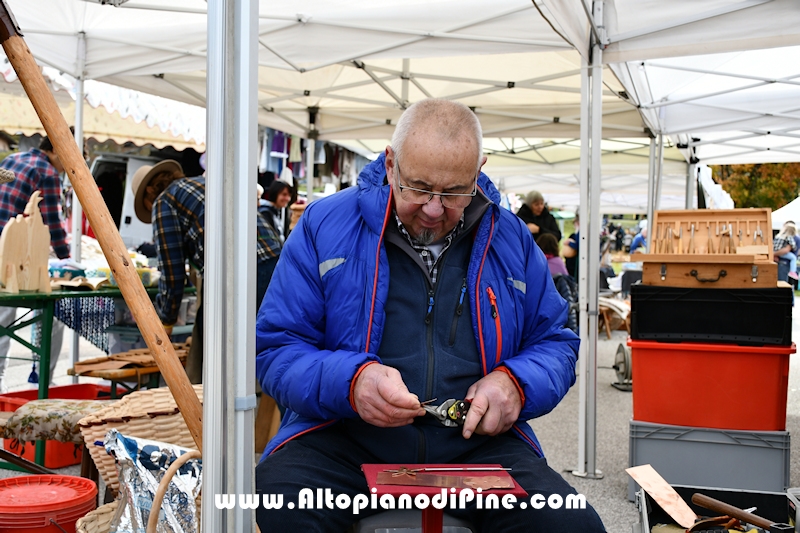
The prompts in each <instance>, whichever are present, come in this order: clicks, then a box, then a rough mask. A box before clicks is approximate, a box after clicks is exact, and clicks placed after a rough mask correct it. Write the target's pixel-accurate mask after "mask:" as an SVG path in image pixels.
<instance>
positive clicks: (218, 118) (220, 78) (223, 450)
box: [201, 0, 258, 533]
mask: <svg viewBox="0 0 800 533" xmlns="http://www.w3.org/2000/svg"><path fill="white" fill-rule="evenodd" d="M257 22H258V2H256V1H255V0H209V2H208V66H207V72H208V77H207V80H208V81H207V94H208V105H207V113H208V118H207V122H208V144H207V146H208V178H207V180H206V190H207V194H206V212H205V215H206V223H205V227H206V232H205V239H206V252H205V271H204V274H205V280H204V281H205V283H204V287H203V294H202V298H203V300H204V301H203V308H204V309H205V311H204V312H205V317H204V325H205V337H204V340H205V343H204V373H203V384H204V390H205V391H206V394H205V398H204V404H203V409H204V416H203V418H204V425H203V434H204V438H205V439H208V440H206V441H205V443H206V444H205V447H204V450H203V452H204V453H203V457H204V459H206V460H205V461H204V469H203V506H202V513H203V514H202V528H201V530H202V531H214V532H223V533H224V532H226V531H236V532H245V533H246V532H250V531H253V530H254V529H255V514H254V513H253V511H252V510H245V509H242V508H240V507H239V506H235V508H234V509H232V510H227V511H220V510H218V509H216V506H215V505H214V495H215V494H254V493H255V486H254V485H255V483H254V475H255V465H254V461H253V459H254V451H253V446H254V440H253V415H254V410H255V407H256V397H255V382H254V380H253V368H255V313H254V311H255V294H254V292H253V290H252V288H253V287H255V285H256V250H255V243H256V226H255V220H256V213H255V210H256V205H255V204H256V202H255V194H256V161H257V159H258V155H257V152H256V147H257V140H256V135H257V132H258V125H257V122H256V109H257V105H256V87H257V81H258V79H257V49H256V45H257V40H256V34H257Z"/></svg>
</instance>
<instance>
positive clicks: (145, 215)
mask: <svg viewBox="0 0 800 533" xmlns="http://www.w3.org/2000/svg"><path fill="white" fill-rule="evenodd" d="M176 171H177V172H180V173H181V174H182V173H183V167H181V165H180V163H178V162H177V161H174V160H172V159H165V160H164V161H161V162H159V163H156V164H155V165H152V166H151V165H144V166H141V167H139V169H138V170H137V171H136V173H135V174H134V175H133V180H131V189H132V190H133V194H134V197H133V210H134V212H135V213H136V216H137V217H139V220H141V221H142V222H144V223H145V224H150V222H152V217H153V213H152V212H151V211H150V210H148V209H145V207H144V192H145V189H147V184H148V183H150V180H151V179H153V178H154V177H155V176H156V175H157V174H159V173H160V172H176Z"/></svg>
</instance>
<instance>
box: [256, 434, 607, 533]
mask: <svg viewBox="0 0 800 533" xmlns="http://www.w3.org/2000/svg"><path fill="white" fill-rule="evenodd" d="M454 431H458V430H454ZM379 462H380V461H378V459H377V458H375V456H373V455H372V454H371V453H369V452H368V451H366V450H365V449H364V448H363V447H361V446H360V445H359V444H358V442H356V441H354V440H353V439H351V438H350V437H349V436H348V435H347V433H346V432H345V431H344V428H343V426H342V425H341V424H334V425H333V426H331V427H329V428H325V429H322V430H319V431H314V432H311V433H307V434H305V435H302V436H300V437H298V438H296V439H294V440H292V441H289V442H288V443H287V444H285V445H284V446H283V447H282V448H280V449H279V450H278V451H276V452H274V453H273V454H272V455H270V456H269V457H267V458H266V459H264V460H263V461H261V463H260V464H259V465H258V467H257V468H256V490H257V492H258V494H260V495H262V494H283V507H282V508H281V509H280V510H276V509H269V510H268V509H265V508H264V506H263V505H262V506H259V508H258V510H257V511H256V520H257V522H258V527H259V528H260V529H261V532H262V533H272V532H276V533H287V532H288V533H295V532H298V533H299V532H301V531H303V532H305V531H314V532H331V533H344V532H345V531H347V529H348V528H350V527H351V526H352V525H353V524H354V523H355V522H357V521H358V520H359V519H360V518H364V517H366V516H370V515H372V514H376V513H380V512H382V511H383V510H382V509H377V510H373V509H369V508H367V509H363V510H361V511H360V513H359V514H358V515H354V514H353V511H352V507H349V508H347V509H338V508H335V509H327V508H324V509H303V510H299V509H297V502H298V494H299V492H300V490H301V489H305V488H310V489H312V491H313V492H314V495H315V496H316V489H317V488H323V489H325V488H329V489H331V492H332V493H333V494H334V495H338V494H347V495H349V496H350V497H351V498H352V497H354V496H355V495H357V494H364V495H367V496H369V489H368V487H367V483H366V481H365V479H364V474H363V472H362V471H361V465H362V464H368V463H379ZM453 462H454V463H465V464H479V463H495V464H501V465H503V466H505V467H509V468H511V469H512V470H511V475H512V476H513V477H514V479H515V480H516V481H517V483H519V484H520V485H521V486H522V487H523V488H524V489H525V490H526V491H527V492H528V502H529V501H530V497H531V496H533V495H534V494H541V495H542V496H543V497H544V499H547V498H548V497H549V496H550V495H551V494H558V495H561V497H562V500H563V499H564V498H566V496H567V495H568V494H576V492H575V489H573V488H572V487H571V486H570V485H569V484H568V483H567V482H566V481H564V479H563V478H562V477H561V475H559V474H558V473H557V472H555V471H554V470H553V469H551V468H550V467H549V466H547V461H546V460H545V459H542V458H539V457H537V456H536V454H535V453H534V452H533V450H532V449H531V448H530V446H528V445H527V444H525V443H524V442H522V441H521V440H519V439H518V438H516V437H514V436H512V435H508V434H504V435H500V436H498V437H495V438H494V439H491V440H490V441H489V442H488V443H487V444H485V445H483V446H481V447H479V448H478V449H476V450H474V451H472V452H469V453H467V454H465V455H464V456H462V457H459V458H457V459H456V460H455V461H453ZM521 501H522V500H521V499H520V502H521ZM289 502H292V503H293V504H294V505H293V506H292V507H293V509H289V505H288V504H289ZM315 503H316V502H315ZM471 505H472V506H471V507H467V508H466V509H463V510H461V509H457V510H448V509H445V512H446V513H448V514H450V515H453V516H457V517H459V518H463V519H466V520H469V521H470V522H472V523H473V524H474V525H475V526H476V527H477V529H478V531H481V532H499V533H513V532H525V533H535V532H542V533H552V532H554V531H557V532H559V533H572V532H575V533H595V532H603V531H605V529H604V527H603V524H602V522H601V521H600V517H599V516H598V515H597V513H596V512H595V510H594V509H593V508H592V507H591V506H590V505H588V504H587V505H586V507H585V509H565V508H564V506H563V505H562V507H561V508H560V509H558V510H555V509H550V508H549V507H548V506H546V505H545V506H544V507H543V508H542V509H533V508H531V507H530V505H528V507H527V509H521V508H520V505H519V502H518V503H517V505H516V506H515V508H514V509H513V510H509V509H504V508H503V507H502V505H501V506H500V509H495V510H487V509H482V510H479V509H476V508H475V502H474V501H473V502H472V504H471ZM334 507H335V506H334Z"/></svg>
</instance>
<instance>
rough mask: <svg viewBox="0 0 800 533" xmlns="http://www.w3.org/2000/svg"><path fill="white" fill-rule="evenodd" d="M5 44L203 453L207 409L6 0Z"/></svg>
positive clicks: (0, 17) (0, 20)
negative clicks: (175, 348)
mask: <svg viewBox="0 0 800 533" xmlns="http://www.w3.org/2000/svg"><path fill="white" fill-rule="evenodd" d="M0 42H2V44H3V49H4V50H5V52H6V57H8V60H9V61H10V62H11V65H12V66H13V67H14V70H15V71H16V73H17V76H18V77H19V81H20V83H21V84H22V87H23V88H24V89H25V92H26V93H27V94H28V98H29V99H30V101H31V104H33V107H34V109H35V110H36V114H37V115H39V119H40V120H41V121H42V126H44V129H45V131H46V132H47V136H48V137H49V138H50V140H51V142H52V143H53V148H54V149H55V152H56V154H57V155H58V157H59V159H60V160H61V163H62V164H63V165H64V169H65V172H66V173H67V175H68V176H69V179H70V181H71V182H72V186H73V187H74V189H75V193H76V194H77V195H78V199H79V200H80V202H81V205H83V210H84V213H86V216H87V217H88V219H89V223H90V224H91V225H92V229H93V230H94V232H95V234H96V235H97V240H98V241H99V242H100V247H101V248H102V249H103V254H105V256H106V259H107V260H108V265H109V267H110V268H111V272H112V273H113V274H114V278H115V279H116V280H117V283H118V285H119V289H120V291H121V292H122V296H123V297H124V298H125V303H127V304H128V307H129V308H130V310H131V313H132V314H133V317H134V319H135V320H136V323H137V324H138V326H139V330H140V331H141V333H142V337H144V340H145V342H146V343H147V346H148V347H149V348H150V353H151V354H153V357H154V358H155V360H156V363H157V364H158V368H159V370H160V371H161V375H162V376H164V379H165V380H166V382H167V385H168V386H169V388H170V389H171V391H172V395H173V396H174V397H175V402H176V403H177V404H178V408H179V409H180V411H181V415H183V418H184V419H185V420H186V425H187V426H188V428H189V432H190V433H191V435H192V438H194V441H195V443H196V444H197V448H198V450H202V443H203V441H202V439H203V421H202V418H203V408H202V406H201V405H200V400H199V399H198V398H197V394H195V392H194V389H193V388H192V384H191V383H190V382H189V378H188V377H187V376H186V372H185V371H184V369H183V365H181V362H180V360H179V359H178V357H177V355H176V354H175V350H174V349H173V347H172V343H171V342H170V340H169V336H168V335H167V333H166V332H165V331H164V326H162V325H161V320H160V319H159V318H158V315H157V314H156V310H155V308H154V307H153V303H152V302H151V301H150V297H149V296H148V294H147V291H145V289H144V286H143V285H142V281H141V279H140V278H139V274H138V273H137V271H136V266H135V265H134V264H133V261H131V259H130V256H129V255H128V249H127V247H126V246H125V244H124V243H123V242H122V237H120V235H119V231H117V227H116V224H114V219H112V218H111V214H110V213H109V212H108V207H106V203H105V201H103V197H102V196H101V195H100V191H99V190H98V189H97V184H96V183H95V181H94V178H93V177H92V174H91V173H90V172H89V169H88V168H87V166H86V161H84V159H83V154H82V153H81V151H80V150H79V149H78V145H77V144H76V143H75V139H74V137H73V135H72V133H71V132H70V130H69V126H68V125H67V122H66V120H64V117H63V116H62V115H61V110H60V108H59V107H58V104H56V101H55V99H54V98H53V95H52V93H51V92H50V89H49V88H48V87H47V84H46V83H45V81H44V78H43V77H42V74H41V70H40V68H39V65H37V64H36V61H35V60H34V59H33V54H31V51H30V50H29V49H28V46H27V45H26V44H25V40H24V39H23V38H22V36H21V33H20V31H19V28H18V27H17V24H16V21H15V20H14V16H13V14H12V13H11V11H10V10H9V9H8V6H7V5H6V2H5V0H0Z"/></svg>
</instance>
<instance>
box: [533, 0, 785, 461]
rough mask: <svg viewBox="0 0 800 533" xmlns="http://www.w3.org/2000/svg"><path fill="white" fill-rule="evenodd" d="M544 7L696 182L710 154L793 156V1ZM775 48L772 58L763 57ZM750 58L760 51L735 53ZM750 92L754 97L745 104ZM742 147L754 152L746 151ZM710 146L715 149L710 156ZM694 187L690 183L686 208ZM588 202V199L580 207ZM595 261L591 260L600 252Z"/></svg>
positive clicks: (585, 440) (588, 388)
mask: <svg viewBox="0 0 800 533" xmlns="http://www.w3.org/2000/svg"><path fill="white" fill-rule="evenodd" d="M543 4H544V5H545V6H546V7H547V10H546V11H543V15H544V16H545V17H546V18H548V20H549V21H550V22H551V24H552V25H553V27H554V29H556V30H557V31H558V32H559V33H560V34H561V35H562V36H563V37H564V38H565V41H567V42H569V43H571V44H573V45H574V46H575V49H576V50H577V51H579V52H580V53H581V54H582V56H583V57H584V59H585V61H586V62H587V65H589V66H590V68H592V74H593V78H597V77H600V76H602V70H601V69H600V68H599V67H600V65H609V64H611V68H612V71H613V72H614V73H615V75H616V76H617V77H618V79H619V81H620V82H621V83H622V84H623V86H624V87H625V90H624V92H623V93H622V94H621V96H623V97H624V98H626V99H627V100H629V101H631V102H632V103H633V104H634V105H636V106H637V108H639V109H640V111H641V114H642V117H643V120H644V122H645V124H647V126H648V128H649V129H650V130H651V131H652V132H653V133H654V134H656V135H657V136H658V138H659V139H663V138H664V137H665V136H672V137H673V138H674V139H675V140H676V143H677V144H678V145H679V146H680V147H681V148H682V149H683V150H684V155H685V157H686V158H687V160H688V161H689V163H690V169H689V176H691V177H692V178H694V177H695V176H696V175H697V163H699V162H700V160H701V159H700V156H701V155H705V154H706V153H708V154H712V155H713V156H714V157H713V161H711V159H712V157H708V159H707V160H706V161H704V162H714V163H726V162H744V161H748V162H752V161H754V160H762V161H763V160H766V161H775V160H776V159H775V158H772V157H771V156H772V154H768V152H771V151H772V150H768V148H771V146H770V145H771V144H772V143H777V144H776V146H778V147H779V148H780V151H781V152H782V155H781V156H780V160H783V161H785V160H787V158H788V157H792V153H793V151H794V150H793V148H794V147H793V145H794V141H793V140H792V139H793V138H795V137H796V133H795V132H796V130H797V127H798V124H797V116H796V115H794V114H793V113H795V111H796V110H797V107H795V104H793V102H792V101H790V100H791V94H792V90H793V89H794V88H795V87H794V86H795V85H797V81H796V77H797V75H796V74H794V73H792V72H791V71H790V70H791V66H793V65H794V64H796V63H797V61H796V55H793V54H796V52H793V50H794V48H789V49H787V51H786V52H781V51H776V50H774V48H777V47H787V46H788V47H795V46H797V45H800V25H799V23H800V9H798V7H797V4H796V3H795V2H792V1H791V0H710V1H706V2H702V3H698V2H694V1H691V0H676V1H673V2H668V3H663V2H656V1H655V0H600V1H595V2H592V3H590V4H591V6H587V4H586V3H585V2H584V0H543ZM768 48H773V50H763V49H768ZM748 50H759V51H754V52H747V53H746V54H738V55H737V54H733V53H736V52H742V51H748ZM782 53H785V54H788V55H789V57H794V59H793V60H791V61H789V62H788V63H787V65H788V69H789V72H788V73H787V68H784V65H783V64H782V63H781V62H780V61H779V60H778V61H775V59H779V58H780V57H781V54H782ZM700 54H706V56H705V61H704V59H703V57H685V56H698V55H700ZM709 54H714V55H713V56H711V55H709ZM720 54H723V55H720ZM655 58H671V59H655ZM737 61H738V62H739V64H737ZM726 67H727V68H726ZM748 69H752V70H748ZM662 71H664V72H662ZM712 77H714V78H713V79H712ZM720 79H724V81H720ZM603 80H604V81H605V78H603ZM596 81H597V80H596V79H594V80H593V83H595V82H596ZM693 82H697V83H694V84H693ZM773 86H774V87H773ZM714 88H716V90H715V89H714ZM744 91H752V92H751V93H749V94H748V95H747V97H744V96H742V95H743V94H744ZM734 93H741V95H740V94H734ZM740 96H741V97H740ZM795 101H796V100H795ZM585 102H586V105H588V106H589V109H588V111H587V113H586V115H585V116H595V115H594V114H599V109H598V107H599V106H600V105H601V104H602V102H601V101H599V100H598V99H594V100H593V101H591V100H590V99H587V100H585ZM695 132H702V134H701V133H695ZM776 133H779V134H780V137H783V139H781V138H780V137H778V136H776V135H774V134H776ZM594 139H597V136H596V135H595V137H594ZM745 142H753V145H751V146H747V145H745V146H742V144H743V143H745ZM713 144H716V147H715V148H711V146H712V145H713ZM731 149H732V150H731ZM764 154H768V155H766V156H765V155H764ZM589 156H593V157H594V159H592V164H591V167H590V170H589V178H590V179H591V176H592V175H593V172H597V170H598V167H599V162H598V161H596V155H595V154H586V156H585V157H586V158H587V162H588V158H589ZM657 174H658V173H656V175H657ZM582 175H583V174H582ZM693 182H694V179H692V180H687V186H686V195H685V196H686V199H687V204H689V199H690V198H691V193H692V188H693ZM654 191H655V194H653V192H654ZM650 192H651V194H650V198H651V200H650V202H649V203H650V207H649V209H648V212H649V213H652V209H653V207H652V206H653V203H654V200H655V199H656V198H657V197H658V188H656V187H655V186H653V187H651V191H650ZM589 198H590V196H589V194H588V191H584V194H582V195H581V199H582V205H583V204H584V201H583V200H584V199H589ZM590 203H591V208H592V212H593V213H596V209H597V208H598V206H599V199H597V198H596V194H595V193H593V194H592V197H591V202H590ZM687 207H688V206H687ZM595 216H596V214H593V217H595ZM582 217H583V214H582ZM582 257H583V256H582ZM590 258H591V259H590V261H591V262H594V260H595V254H592V255H590ZM582 262H583V261H582ZM593 292H594V291H593V290H591V288H590V294H589V295H588V297H589V305H588V312H589V314H590V315H591V314H592V313H594V310H595V308H594V307H593V303H594V302H593V298H594V296H595V295H594V294H591V293H593ZM583 298H584V295H582V302H583V301H584V300H583ZM582 307H583V306H582ZM582 314H583V313H582ZM582 320H585V319H583V318H582ZM582 324H583V322H582ZM592 344H593V343H590V347H589V352H590V357H589V359H590V361H589V364H588V365H586V366H588V367H590V368H588V370H587V369H586V366H584V367H583V368H582V369H581V395H582V398H588V401H587V402H586V406H587V408H588V413H586V412H582V414H581V415H582V418H583V420H584V422H585V429H582V431H581V436H580V437H581V441H582V442H581V444H580V445H579V465H580V463H585V464H587V465H588V468H587V470H588V474H589V475H591V474H593V473H597V472H596V470H595V469H594V457H593V455H594V450H595V444H594V437H595V435H594V431H595V427H594V413H593V401H592V398H593V393H594V389H593V387H594V383H593V379H594V374H593V372H592V369H591V364H592V362H591V350H592V348H593V346H592ZM583 403H584V402H582V405H583ZM584 454H585V457H584Z"/></svg>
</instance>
